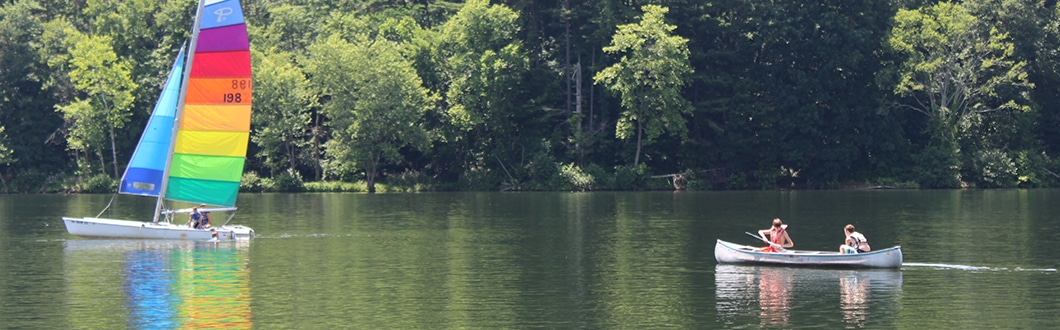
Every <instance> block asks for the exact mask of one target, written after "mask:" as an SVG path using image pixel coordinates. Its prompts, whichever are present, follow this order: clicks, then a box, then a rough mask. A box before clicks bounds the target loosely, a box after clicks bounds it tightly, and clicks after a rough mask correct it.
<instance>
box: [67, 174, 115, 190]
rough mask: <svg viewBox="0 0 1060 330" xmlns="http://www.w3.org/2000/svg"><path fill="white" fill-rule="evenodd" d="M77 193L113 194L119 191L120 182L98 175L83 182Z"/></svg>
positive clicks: (79, 185)
mask: <svg viewBox="0 0 1060 330" xmlns="http://www.w3.org/2000/svg"><path fill="white" fill-rule="evenodd" d="M76 191H78V192H83V193H90V194H99V193H112V192H115V191H118V181H117V180H114V178H112V177H110V176H109V175H106V174H96V175H93V176H90V177H88V179H85V180H84V181H81V182H80V183H79V184H78V185H77V188H76Z"/></svg>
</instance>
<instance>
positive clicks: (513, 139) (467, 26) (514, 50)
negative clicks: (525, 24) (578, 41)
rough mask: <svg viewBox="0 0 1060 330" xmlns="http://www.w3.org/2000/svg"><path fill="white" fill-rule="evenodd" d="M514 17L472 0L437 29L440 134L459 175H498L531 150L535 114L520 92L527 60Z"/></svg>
mask: <svg viewBox="0 0 1060 330" xmlns="http://www.w3.org/2000/svg"><path fill="white" fill-rule="evenodd" d="M518 17H519V15H518V14H517V13H516V12H514V11H512V10H511V9H510V8H508V7H506V6H502V5H490V4H489V2H488V1H485V0H471V1H468V2H467V3H465V4H464V7H463V8H461V9H460V11H459V12H457V13H456V15H454V16H453V17H452V18H450V19H449V21H448V22H446V23H445V24H443V25H442V26H441V27H440V33H439V35H438V41H439V44H438V46H437V47H438V49H437V52H438V53H437V55H436V57H435V58H436V59H438V60H439V61H440V62H438V63H437V64H438V65H440V67H441V70H442V74H441V78H442V79H443V86H442V87H441V88H442V90H441V91H439V93H440V94H441V95H442V96H443V97H444V100H443V101H444V103H445V105H444V120H445V122H446V124H447V127H446V128H447V130H446V131H445V132H444V133H442V135H443V139H444V140H445V142H446V143H447V144H449V147H451V148H454V149H452V150H453V154H454V155H456V157H459V158H458V159H460V160H459V161H458V162H459V163H460V164H461V167H462V168H463V169H464V170H468V169H474V168H490V167H494V168H495V166H496V165H493V164H497V163H500V164H499V166H500V167H502V170H503V168H504V167H511V166H514V165H513V164H515V163H521V162H522V161H523V159H522V158H521V157H522V156H523V154H524V153H525V151H526V149H527V148H534V147H535V146H534V145H533V144H534V143H533V142H531V141H532V140H533V139H532V137H528V136H527V133H529V131H530V129H531V128H532V127H533V126H534V125H533V121H534V120H535V117H534V114H533V113H532V111H533V110H534V109H533V108H529V107H527V104H525V103H524V101H525V99H524V98H523V92H524V91H523V90H522V89H521V88H520V87H521V81H522V80H523V75H524V74H525V73H526V71H527V57H526V55H525V53H524V52H523V49H522V43H521V42H520V41H519V39H518V32H519V25H518ZM509 176H514V175H509Z"/></svg>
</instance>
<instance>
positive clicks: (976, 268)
mask: <svg viewBox="0 0 1060 330" xmlns="http://www.w3.org/2000/svg"><path fill="white" fill-rule="evenodd" d="M905 267H926V268H935V269H956V270H967V271H991V272H998V271H1016V272H1043V273H1052V272H1056V268H1022V267H1016V268H1008V267H983V266H968V265H950V264H932V263H919V262H903V263H902V268H905Z"/></svg>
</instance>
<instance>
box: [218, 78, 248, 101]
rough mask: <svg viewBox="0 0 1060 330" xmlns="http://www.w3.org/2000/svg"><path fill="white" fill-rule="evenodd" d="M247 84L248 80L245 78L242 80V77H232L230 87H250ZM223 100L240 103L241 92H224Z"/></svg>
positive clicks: (241, 99)
mask: <svg viewBox="0 0 1060 330" xmlns="http://www.w3.org/2000/svg"><path fill="white" fill-rule="evenodd" d="M249 85H250V81H247V80H244V79H233V80H232V89H236V90H239V89H247V88H248V87H250V86H249ZM224 102H225V103H242V102H243V93H225V94H224Z"/></svg>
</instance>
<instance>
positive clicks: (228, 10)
mask: <svg viewBox="0 0 1060 330" xmlns="http://www.w3.org/2000/svg"><path fill="white" fill-rule="evenodd" d="M233 13H235V10H233V9H232V7H224V8H217V10H214V11H213V14H214V15H217V23H221V22H224V21H225V18H226V17H228V16H229V15H232V14H233Z"/></svg>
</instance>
